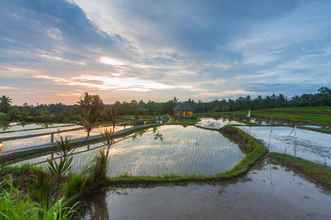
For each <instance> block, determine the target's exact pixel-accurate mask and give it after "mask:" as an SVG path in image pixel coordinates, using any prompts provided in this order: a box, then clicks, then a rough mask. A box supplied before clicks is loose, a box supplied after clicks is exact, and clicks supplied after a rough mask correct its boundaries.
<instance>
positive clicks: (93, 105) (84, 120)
mask: <svg viewBox="0 0 331 220" xmlns="http://www.w3.org/2000/svg"><path fill="white" fill-rule="evenodd" d="M78 104H79V108H80V119H81V124H82V126H84V127H85V130H86V132H87V137H89V136H90V133H91V131H92V130H93V129H94V128H95V127H96V126H97V123H98V121H99V120H100V118H101V117H102V114H103V110H104V104H103V101H102V99H101V98H100V97H99V96H98V95H89V94H88V93H85V94H84V97H83V98H82V99H81V100H80V101H79V102H78Z"/></svg>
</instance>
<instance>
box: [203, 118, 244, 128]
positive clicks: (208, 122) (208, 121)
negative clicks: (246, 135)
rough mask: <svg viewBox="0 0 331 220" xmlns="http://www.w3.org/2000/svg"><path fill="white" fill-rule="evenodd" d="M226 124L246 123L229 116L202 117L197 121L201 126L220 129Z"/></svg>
mask: <svg viewBox="0 0 331 220" xmlns="http://www.w3.org/2000/svg"><path fill="white" fill-rule="evenodd" d="M226 125H244V123H241V122H239V121H235V120H231V119H227V118H218V119H217V118H201V120H200V121H199V123H197V126H199V127H203V128H211V129H220V128H223V127H224V126H226Z"/></svg>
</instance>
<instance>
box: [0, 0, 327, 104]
mask: <svg viewBox="0 0 331 220" xmlns="http://www.w3.org/2000/svg"><path fill="white" fill-rule="evenodd" d="M330 11H331V2H330V1H327V0H321V1H302V0H291V1H288V0H280V1H272V0H266V1H260V0H252V1H224V0H217V1H215V0H194V1H189V2H188V1H178V0H167V1H158V0H156V1H149V0H139V1H136V0H127V1H120V0H112V1H109V0H93V1H91V0H70V1H68V0H56V1H45V0H34V1H20V0H11V1H9V0H5V1H1V3H0V14H1V15H2V19H0V91H1V94H6V95H9V96H11V97H12V98H13V100H14V103H17V104H23V103H25V102H28V103H32V104H35V103H36V102H41V103H52V102H65V103H75V101H76V100H77V97H79V94H82V93H84V92H85V91H87V92H91V93H96V94H99V95H101V96H102V98H103V99H104V100H105V101H106V102H114V101H116V100H119V101H131V100H132V99H137V100H140V99H143V100H145V101H148V100H154V101H165V100H168V99H171V98H173V97H174V96H176V97H177V98H179V99H180V100H184V99H188V98H192V99H195V100H204V101H210V100H215V99H223V98H233V97H238V96H246V95H251V96H257V95H267V94H272V93H284V94H285V95H287V96H293V95H296V94H302V93H310V92H314V91H316V90H317V89H318V88H319V87H321V86H331V77H330V69H331V62H330V60H331V49H330V48H331V43H330V42H331V41H330V39H331V28H330V27H331V14H330ZM1 94H0V95H1ZM35 94H38V98H39V99H37V96H36V95H35Z"/></svg>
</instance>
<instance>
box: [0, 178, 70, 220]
mask: <svg viewBox="0 0 331 220" xmlns="http://www.w3.org/2000/svg"><path fill="white" fill-rule="evenodd" d="M3 184H4V183H3ZM73 208H74V207H67V206H66V204H65V201H64V199H59V200H58V201H56V202H55V203H54V204H53V205H51V206H47V205H45V204H42V203H38V202H35V201H33V200H32V199H31V198H30V196H29V195H26V194H24V193H23V192H21V191H20V190H18V189H17V188H16V187H14V186H13V185H12V183H10V182H5V186H4V185H2V187H1V190H0V219H3V220H30V219H34V220H67V219H71V216H72V215H73V213H74V211H73Z"/></svg>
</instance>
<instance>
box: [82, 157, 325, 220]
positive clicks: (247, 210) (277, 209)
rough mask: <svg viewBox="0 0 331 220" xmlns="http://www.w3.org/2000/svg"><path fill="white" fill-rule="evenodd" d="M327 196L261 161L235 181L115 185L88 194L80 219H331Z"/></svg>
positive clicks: (288, 171) (286, 171) (312, 186)
mask: <svg viewBox="0 0 331 220" xmlns="http://www.w3.org/2000/svg"><path fill="white" fill-rule="evenodd" d="M330 204H331V195H330V194H327V193H325V192H324V191H323V190H322V189H320V188H319V187H318V186H316V185H315V184H314V183H312V182H310V181H308V180H306V179H305V178H303V177H301V176H299V175H297V174H295V173H294V172H292V171H290V170H287V169H286V168H284V167H281V166H279V165H275V164H270V163H269V162H263V164H262V165H260V167H258V168H256V169H254V170H252V171H251V172H249V174H248V175H247V176H245V177H243V178H240V179H238V180H237V181H235V182H232V183H230V182H228V183H223V184H216V185H209V184H203V185H197V184H191V185H187V186H159V187H153V188H113V189H110V190H109V191H107V192H100V193H97V194H95V196H94V197H92V198H91V204H90V210H88V212H87V214H86V216H85V217H84V218H83V219H86V220H88V219H112V220H131V219H134V220H140V219H141V220H149V219H150V220H156V219H157V220H163V219H164V220H169V219H183V220H186V219H187V220H198V219H199V220H200V219H212V220H215V219H222V220H230V219H231V220H232V219H235V220H237V219H241V220H252V219H254V220H259V219H261V220H265V219H268V220H269V219H270V220H276V219H277V220H278V219H281V220H287V219H288V220H293V219H307V220H308V219H309V220H311V219H318V220H319V219H320V220H327V219H331V211H330Z"/></svg>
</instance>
